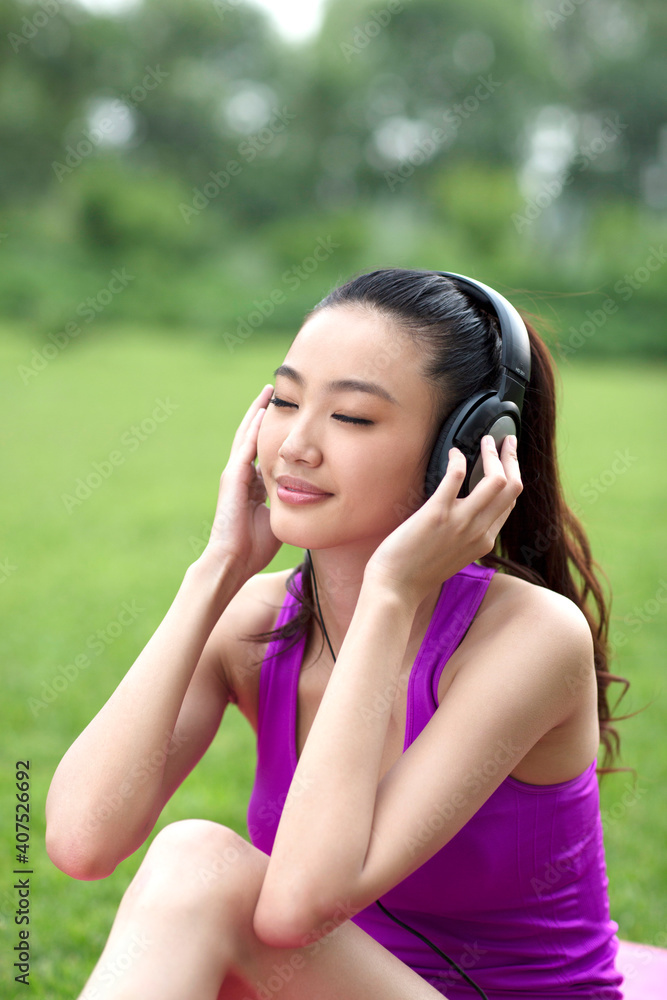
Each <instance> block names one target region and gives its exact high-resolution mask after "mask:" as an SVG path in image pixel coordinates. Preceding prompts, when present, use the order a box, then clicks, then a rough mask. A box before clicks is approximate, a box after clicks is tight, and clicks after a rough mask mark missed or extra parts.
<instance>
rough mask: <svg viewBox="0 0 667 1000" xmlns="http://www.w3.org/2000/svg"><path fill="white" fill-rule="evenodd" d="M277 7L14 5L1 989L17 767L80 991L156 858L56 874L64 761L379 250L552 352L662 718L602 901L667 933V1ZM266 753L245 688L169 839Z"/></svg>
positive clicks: (636, 676) (58, 989) (628, 727)
mask: <svg viewBox="0 0 667 1000" xmlns="http://www.w3.org/2000/svg"><path fill="white" fill-rule="evenodd" d="M268 6H270V8H271V11H269V10H267V9H266V8H265V7H264V6H258V5H256V4H253V3H250V2H248V3H246V2H244V0H215V2H211V0H206V2H205V0H187V2H186V0H159V2H158V0H143V2H136V3H129V2H126V3H122V2H121V0H117V2H115V3H114V2H112V0H108V2H107V3H106V5H105V4H103V3H102V0H98V2H97V3H93V0H87V2H86V3H85V4H84V3H78V2H74V0H63V2H58V0H39V2H28V0H1V2H0V50H1V53H2V54H1V56H0V134H1V138H2V161H1V163H0V194H1V197H2V215H1V217H0V255H1V261H2V266H1V267H0V353H1V358H2V368H1V372H0V378H1V379H2V393H1V398H0V407H2V418H1V424H0V433H1V434H2V473H3V475H2V480H3V489H2V495H1V498H0V504H1V512H2V524H3V529H4V530H3V541H2V548H1V549H0V597H1V601H0V613H1V615H2V632H1V636H2V637H1V641H2V646H3V656H2V661H1V666H0V669H1V670H2V685H3V699H2V708H0V713H1V715H0V718H1V721H2V725H1V726H0V746H2V752H3V768H2V774H1V775H0V795H1V801H2V816H3V820H2V823H3V830H2V835H1V837H0V865H1V867H0V878H1V880H2V881H1V883H0V947H1V950H2V958H1V959H0V986H1V988H2V993H3V996H8V997H13V996H19V995H21V990H23V989H24V987H23V986H21V985H20V984H17V983H16V982H15V981H14V975H15V970H13V969H12V968H11V966H12V962H13V958H12V957H11V956H12V954H13V951H12V949H13V947H14V945H15V944H16V943H17V930H18V927H17V925H16V924H15V921H14V917H15V911H16V906H17V894H16V890H15V889H14V888H13V878H14V876H13V874H12V872H13V869H14V867H20V866H21V865H20V862H18V861H17V860H16V848H15V843H16V838H15V831H14V806H15V797H14V796H15V791H16V789H15V784H14V779H15V763H16V761H18V760H29V761H30V773H31V810H32V811H31V830H30V863H31V870H33V871H34V874H33V875H32V876H31V878H32V884H31V890H32V891H31V911H30V919H31V923H30V931H31V936H30V946H31V952H32V963H31V973H30V976H31V983H32V985H33V988H34V995H35V996H37V997H40V998H41V997H49V998H51V997H53V998H57V1000H59V998H63V1000H64V998H68V997H73V996H75V995H77V994H78V992H79V991H80V990H81V988H82V986H83V983H84V982H85V979H86V977H87V975H88V973H89V972H90V970H91V968H92V966H93V964H94V962H95V959H96V956H97V955H98V954H99V952H100V951H101V948H102V946H103V943H104V941H105V939H106V935H107V933H108V930H109V927H110V924H111V921H112V919H113V915H114V913H115V909H116V907H117V905H118V902H119V899H120V896H121V895H122V892H123V890H124V888H125V886H126V885H127V884H128V882H129V881H130V879H131V877H132V874H133V873H134V871H135V870H136V867H137V866H138V864H139V862H140V860H141V857H142V856H143V853H144V851H145V849H146V847H144V848H142V849H141V850H140V851H138V852H137V853H136V854H135V855H134V856H132V857H131V858H129V859H127V860H126V861H124V862H123V863H122V864H121V865H120V866H119V867H118V869H117V870H116V872H115V873H114V874H113V875H112V876H110V877H109V878H108V879H105V880H103V881H100V882H90V883H82V882H76V881H74V880H72V879H70V878H68V877H67V876H66V875H64V874H62V873H61V872H59V871H58V870H57V869H55V867H54V866H53V865H52V863H51V862H50V860H49V859H48V857H47V855H46V853H45V851H44V847H43V840H44V800H45V797H46V791H47V789H48V785H49V782H50V779H51V776H52V774H53V771H54V769H55V767H56V766H57V763H58V760H59V759H60V757H61V756H62V755H63V753H64V752H65V751H66V749H67V748H68V747H69V745H70V744H71V742H72V741H73V740H74V738H75V737H76V736H77V735H78V733H79V732H81V730H82V729H83V728H84V727H85V725H86V724H87V723H88V722H89V721H90V719H91V718H92V717H93V715H94V714H95V713H96V712H97V710H98V709H99V708H100V707H101V706H102V704H103V703H104V701H105V700H106V698H107V697H108V696H109V695H110V694H111V692H112V691H113V690H114V688H115V687H116V685H117V684H118V682H119V680H120V678H121V677H122V676H123V674H124V673H125V671H126V670H127V669H128V668H129V666H130V665H131V664H132V662H133V661H134V659H135V658H136V656H137V655H138V653H139V652H140V650H141V649H142V648H143V646H144V645H145V643H146V642H147V640H148V639H149V637H150V636H151V635H152V633H153V632H154V630H155V628H156V627H157V625H158V624H159V622H160V621H161V619H162V617H163V615H164V613H165V612H166V610H167V608H168V607H169V604H170V603H171V600H172V599H173V596H174V594H175V593H176V590H177V589H178V586H179V584H180V581H181V579H182V576H183V573H184V571H185V569H186V567H187V566H188V565H189V563H190V562H192V561H193V559H195V558H196V557H197V556H198V555H199V554H200V552H201V551H202V549H203V547H204V545H205V543H206V539H207V537H208V530H209V529H210V523H211V518H212V515H213V512H214V509H215V500H216V497H217V486H218V479H219V476H220V472H221V470H222V468H223V467H224V464H225V462H226V459H227V456H228V454H229V447H230V445H231V440H232V437H233V433H234V430H235V428H236V426H237V424H238V422H239V420H240V419H241V417H242V415H243V413H244V412H245V409H246V408H247V406H248V404H249V402H250V400H251V399H252V398H253V397H254V396H255V395H256V394H257V392H258V391H259V389H260V388H261V386H262V385H263V384H264V383H265V382H267V381H270V377H271V371H272V370H273V369H274V368H275V367H276V365H277V364H279V363H280V361H281V360H282V358H283V356H284V353H285V351H286V349H287V346H288V344H289V342H290V339H291V337H292V336H293V335H294V333H295V332H296V330H297V329H298V327H299V324H300V322H301V319H302V317H303V315H304V313H305V312H306V311H307V310H308V309H309V308H311V307H312V305H314V304H315V303H316V302H317V301H318V300H319V299H320V298H321V297H322V296H323V295H324V294H326V292H327V291H328V290H329V289H330V288H331V287H332V286H333V285H335V284H336V283H338V282H340V281H341V280H344V279H345V278H346V277H348V276H349V275H351V274H353V273H355V272H357V271H359V270H365V269H370V268H373V267H378V266H387V265H400V266H409V267H428V268H436V269H445V270H453V271H459V272H461V273H464V274H471V275H474V276H477V277H479V278H481V279H482V280H484V281H486V282H487V283H489V284H491V285H494V286H495V287H497V288H499V289H500V290H501V291H503V292H504V293H505V294H507V295H508V296H509V297H510V298H511V299H512V300H513V301H514V302H515V303H516V304H517V305H518V306H519V307H520V308H522V309H523V310H524V311H525V312H526V314H529V315H530V316H531V317H532V318H533V319H534V321H535V322H536V324H537V326H538V328H539V329H540V330H541V331H542V333H543V335H544V337H545V339H546V340H547V343H548V344H549V345H550V348H551V351H552V355H553V357H554V362H555V364H556V367H557V369H558V385H559V406H560V417H559V421H560V422H559V456H560V461H561V464H562V470H563V481H564V485H565V489H566V492H567V496H568V499H569V501H570V503H571V505H572V507H573V508H574V509H575V511H576V512H577V514H578V516H579V517H580V518H581V520H582V522H583V524H584V526H585V528H586V530H587V532H588V534H589V537H590V539H591V544H592V547H593V552H594V555H595V557H596V559H597V561H598V563H599V565H600V572H601V575H603V577H602V578H603V582H604V586H605V589H606V592H607V594H608V595H610V596H611V597H612V598H613V603H612V623H611V629H610V634H611V638H612V647H613V651H614V659H613V661H612V670H614V671H615V672H616V673H617V674H618V675H619V676H622V677H625V678H628V679H629V680H630V681H631V686H630V689H629V691H628V693H627V694H626V695H625V697H624V699H623V702H622V704H621V706H620V708H619V712H622V713H634V712H638V711H639V710H640V709H643V710H642V711H641V712H640V714H638V715H635V716H634V717H632V718H630V719H628V720H626V721H624V722H622V723H620V724H619V731H620V733H621V736H622V751H623V752H622V757H621V758H620V761H619V763H620V765H621V766H623V767H626V768H628V769H634V771H632V770H626V771H621V772H619V773H618V774H615V775H609V776H606V777H605V778H604V779H603V780H602V782H601V794H602V806H603V820H604V825H605V838H606V847H607V866H608V874H609V879H610V899H611V907H612V915H613V917H614V919H616V920H617V921H618V923H619V927H620V934H621V936H622V937H624V938H626V939H630V940H634V941H641V942H646V943H653V944H660V945H662V946H666V945H667V860H666V859H665V853H664V849H663V846H664V842H665V833H666V824H665V819H664V811H663V805H662V804H663V800H664V787H665V781H666V780H667V764H666V754H665V750H664V732H665V725H666V723H667V709H666V707H665V696H664V679H663V678H664V669H665V659H664V657H665V654H664V650H665V639H666V631H667V630H666V628H665V614H664V612H665V606H666V605H667V569H666V568H665V563H664V556H665V554H666V552H665V520H664V484H665V479H664V472H663V468H664V465H663V458H662V456H663V453H664V446H663V442H662V430H663V428H664V427H665V425H666V424H667V420H666V418H667V413H666V412H665V410H666V407H665V384H666V383H665V354H666V346H667V338H666V337H665V320H664V315H665V307H666V306H667V246H666V243H665V242H663V241H665V240H666V235H667V234H666V232H665V215H666V212H665V210H666V208H667V109H666V102H665V77H664V49H665V42H666V41H667V31H666V22H667V13H666V9H665V7H664V5H663V4H662V3H661V2H660V0H641V2H640V0H515V2H514V3H511V4H504V5H503V4H498V3H495V2H491V0H376V2H375V3H373V4H367V3H360V2H357V0H355V2H352V0H329V2H326V3H323V4H318V3H311V4H308V5H306V4H301V5H300V4H298V3H288V2H286V3H283V4H281V3H279V2H275V3H273V4H271V5H268ZM536 544H548V540H543V541H542V542H540V541H539V540H538V541H537V542H536ZM299 556H300V553H298V552H294V551H293V550H289V549H288V548H287V547H283V549H281V551H280V552H279V554H278V556H277V557H276V560H275V561H274V563H273V564H272V567H271V568H281V567H286V566H289V565H294V563H295V560H297V559H298V558H299ZM622 687H623V685H621V684H617V685H615V687H614V688H612V692H613V698H615V697H617V694H618V692H620V691H621V690H622ZM253 771H254V737H253V734H252V733H251V731H250V729H249V727H248V726H247V724H246V722H245V720H244V719H242V718H241V717H240V716H239V715H238V713H237V712H236V710H235V709H230V710H229V711H228V713H227V714H226V716H225V720H224V723H223V726H222V727H221V730H220V733H219V734H218V736H217V737H216V740H215V741H214V744H213V746H212V747H211V749H210V751H209V753H208V754H207V755H206V757H205V758H204V759H203V760H202V762H201V763H200V764H199V765H198V767H197V768H196V769H195V771H194V772H193V774H192V775H191V776H190V777H189V778H188V779H187V780H186V782H185V783H184V785H183V786H182V787H181V788H180V789H179V791H178V792H177V794H176V795H175V796H174V798H173V800H172V801H171V802H170V803H169V805H168V807H167V809H166V810H165V812H164V814H163V816H162V817H161V819H160V821H159V823H158V826H157V828H156V831H157V830H158V829H160V828H161V827H162V826H163V825H165V824H166V823H168V822H172V821H173V820H175V819H178V818H185V817H189V816H203V817H206V818H209V819H214V820H217V821H219V822H223V823H227V824H229V825H231V826H233V827H235V828H236V829H237V830H239V831H240V832H244V833H245V832H246V828H245V807H246V804H247V798H248V794H249V790H250V787H251V782H252V777H253ZM146 846H147V845H146Z"/></svg>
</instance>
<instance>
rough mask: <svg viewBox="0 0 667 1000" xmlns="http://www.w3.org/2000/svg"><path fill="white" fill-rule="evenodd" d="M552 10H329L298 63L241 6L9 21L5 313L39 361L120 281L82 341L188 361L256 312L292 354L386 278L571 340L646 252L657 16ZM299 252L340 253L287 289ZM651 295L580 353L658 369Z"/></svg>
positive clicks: (604, 8)
mask: <svg viewBox="0 0 667 1000" xmlns="http://www.w3.org/2000/svg"><path fill="white" fill-rule="evenodd" d="M47 6H48V5H47ZM570 6H571V5H570ZM56 8H57V9H56ZM561 8H563V9H567V10H569V9H570V7H568V5H564V4H560V5H558V4H551V3H550V2H547V0H535V2H534V3H531V4H525V5H520V6H519V8H516V6H513V7H503V6H502V5H500V6H499V5H498V4H496V3H493V2H491V0H447V2H441V0H410V3H402V4H401V3H399V4H393V5H392V6H391V9H390V7H389V6H388V5H385V6H380V7H378V5H377V4H372V3H370V2H368V3H364V4H361V5H359V4H358V3H354V2H352V0H332V2H330V3H329V4H328V7H327V12H326V17H325V20H324V24H323V26H322V29H321V31H320V33H319V35H318V37H316V38H314V39H313V40H312V41H311V42H309V43H308V44H304V45H301V46H293V45H287V44H286V43H284V42H283V41H282V40H281V39H280V38H279V36H278V35H277V34H276V32H275V31H274V30H273V29H272V27H271V25H270V22H269V21H268V20H267V18H266V16H265V15H264V14H263V13H262V12H261V11H260V10H258V9H257V8H255V7H253V6H250V5H247V6H246V5H245V4H244V3H238V4H237V3H233V4H228V3H225V2H223V0H220V2H218V3H211V2H209V0H193V2H192V3H187V4H185V3H183V2H182V0H169V2H168V3H164V2H160V0H146V2H144V3H142V4H139V5H137V6H136V7H134V8H132V9H131V10H128V11H127V12H125V14H124V15H122V16H116V17H104V16H101V17H100V16H93V15H91V14H89V13H87V12H85V11H84V10H82V9H80V8H78V7H77V6H75V5H74V4H59V5H55V7H53V8H51V7H49V10H51V9H53V11H55V12H54V13H52V14H51V16H49V17H48V18H46V23H44V12H43V10H42V7H41V6H40V5H39V3H37V2H32V3H31V2H26V0H7V2H6V3H5V4H4V5H3V6H2V7H1V8H0V34H2V35H3V36H4V37H5V38H6V39H7V46H6V48H7V51H6V54H5V55H6V57H5V59H4V60H3V62H2V66H1V67H0V130H1V132H2V136H3V158H2V166H1V167H0V194H1V195H2V197H3V202H4V213H3V217H2V223H1V233H0V253H1V254H2V259H3V267H2V268H0V308H1V309H2V311H3V312H4V314H5V315H6V316H8V317H11V318H12V319H15V320H22V321H24V322H25V327H24V328H25V331H26V337H27V338H28V339H29V340H30V339H32V340H33V341H37V342H38V341H39V340H40V339H41V338H44V337H46V336H48V335H49V334H51V335H56V334H57V333H58V331H59V329H60V327H61V325H62V324H63V323H67V322H68V321H69V320H70V318H71V317H72V316H73V315H76V311H77V309H78V308H79V307H80V305H81V303H82V302H84V301H85V300H86V299H87V298H88V297H90V296H93V297H95V296H96V295H98V294H99V292H100V291H101V290H103V289H104V288H105V287H106V285H107V283H108V281H109V280H110V279H109V276H110V273H111V272H112V269H113V268H120V267H125V268H127V270H128V271H129V272H130V273H132V274H134V275H135V278H134V279H133V281H132V283H131V285H130V286H129V287H128V288H127V290H126V291H124V293H123V294H122V295H116V296H114V298H113V300H112V301H111V302H109V303H108V304H107V305H106V306H105V307H104V309H103V310H100V311H99V312H98V313H97V314H96V316H95V323H94V329H95V331H102V330H103V329H104V328H105V326H106V325H107V324H117V323H118V322H120V321H122V322H127V323H132V322H144V323H148V324H156V325H159V326H169V327H174V328H181V329H182V330H184V331H185V330H187V331H188V332H189V335H190V336H198V337H200V338H202V339H203V340H207V339H211V338H215V337H224V334H225V332H227V331H229V330H230V329H236V327H237V326H238V323H239V321H240V320H242V319H243V318H244V317H245V316H247V315H248V314H249V313H250V312H251V311H252V310H253V302H254V301H255V299H260V300H261V299H262V297H263V296H265V295H266V294H268V293H270V292H271V291H274V290H282V291H286V293H289V294H288V295H287V297H286V301H285V302H280V303H276V305H277V306H278V307H279V308H276V310H275V315H274V316H272V322H273V325H274V326H276V327H279V328H285V329H288V328H291V329H293V328H294V326H295V324H297V323H298V322H299V320H300V317H301V316H302V315H303V312H305V311H306V309H307V308H308V307H309V306H310V305H312V303H313V301H316V299H317V297H319V295H320V294H323V293H324V292H325V291H326V290H327V289H328V287H329V285H330V284H331V283H334V282H335V281H337V280H339V279H340V278H344V277H346V276H347V275H349V274H351V273H354V272H356V271H359V270H363V269H366V268H369V267H374V266H377V264H378V263H379V262H380V260H381V261H382V262H383V263H386V264H396V263H403V264H406V265H415V264H417V263H418V264H419V265H420V266H425V267H434V268H443V267H446V268H450V269H452V270H459V271H468V272H469V273H473V274H477V275H479V276H480V277H482V278H485V279H486V280H487V281H490V282H491V283H494V282H495V283H497V284H499V285H501V286H503V287H505V288H506V289H507V290H508V291H509V290H511V289H532V290H533V291H532V294H536V293H537V294H539V295H540V296H542V297H544V298H546V299H547V300H548V301H549V302H550V303H553V302H557V303H558V313H559V315H558V316H557V317H555V326H556V327H558V326H559V321H560V327H561V330H566V331H569V333H568V336H572V330H574V331H575V332H576V331H577V330H578V329H579V327H580V326H581V325H582V324H585V323H586V321H587V310H589V309H591V308H592V309H593V310H594V309H595V308H596V306H595V305H591V304H590V303H591V302H593V301H594V300H595V298H596V296H600V295H603V296H605V295H606V296H608V295H611V294H613V287H614V284H615V283H616V282H618V281H620V280H622V279H623V276H624V275H625V274H626V273H628V271H629V273H632V272H633V271H634V270H635V269H636V268H637V267H640V266H641V265H642V262H643V260H644V259H645V258H646V257H647V255H648V254H649V252H650V248H651V247H652V246H654V245H655V242H656V241H658V242H659V239H660V234H661V232H662V228H663V226H662V222H663V219H662V215H661V211H662V210H664V205H665V200H664V190H665V171H666V170H667V167H665V161H664V151H663V150H662V146H663V145H664V143H662V142H661V140H660V135H661V132H660V129H661V128H662V125H663V122H664V120H665V107H664V88H661V87H660V86H658V80H659V79H660V77H659V75H658V74H659V68H660V57H661V50H660V44H659V39H660V32H661V29H662V27H663V26H664V18H665V8H664V5H662V4H660V3H658V2H657V0H651V2H648V3H642V4H641V5H640V4H638V3H637V2H634V0H633V2H632V3H630V2H628V3H625V4H622V5H620V4H618V3H615V2H612V0H600V2H596V3H595V4H593V3H592V2H590V3H587V4H581V5H574V6H573V7H572V10H571V12H570V13H569V14H567V16H565V15H563V14H562V13H558V11H559V10H560V9H561ZM36 25H37V26H36ZM609 123H611V124H609ZM605 130H606V131H605ZM568 144H569V145H568ZM558 164H560V166H558ZM320 236H322V237H325V236H329V237H331V239H332V240H333V241H334V242H335V243H337V244H338V246H337V248H336V252H335V254H333V255H331V258H330V259H327V261H325V262H322V267H318V269H317V271H316V272H314V273H313V275H312V278H310V279H309V281H308V282H307V283H306V282H302V283H301V284H300V286H299V288H298V289H292V288H288V289H285V288H284V285H285V282H284V280H283V279H284V275H285V274H286V272H288V271H290V270H291V269H293V268H298V267H299V265H300V264H301V262H302V261H303V259H304V258H305V257H306V256H307V255H308V253H309V249H308V248H309V247H312V246H313V245H314V244H315V242H316V240H317V238H318V237H320ZM665 273H667V272H665V271H664V270H659V271H656V272H655V273H653V272H652V273H651V275H650V280H649V281H646V282H643V283H640V284H639V286H638V287H637V288H636V289H633V293H634V292H636V293H637V294H633V295H632V297H631V299H628V300H621V301H620V302H619V310H618V313H617V314H615V315H613V316H610V317H609V322H608V323H605V330H604V336H597V335H596V336H591V337H583V342H582V344H581V346H580V347H578V348H577V350H578V351H580V352H581V353H582V354H583V355H586V354H599V355H603V354H613V355H619V354H630V353H633V354H643V355H646V356H657V355H664V348H665V338H664V332H663V324H662V319H661V315H662V311H663V307H664V302H665V280H666V279H665ZM572 296H575V297H574V298H573V297H572ZM550 308H551V305H550V306H549V307H548V309H550ZM630 331H631V333H630ZM86 332H91V331H90V330H87V331H86Z"/></svg>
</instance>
